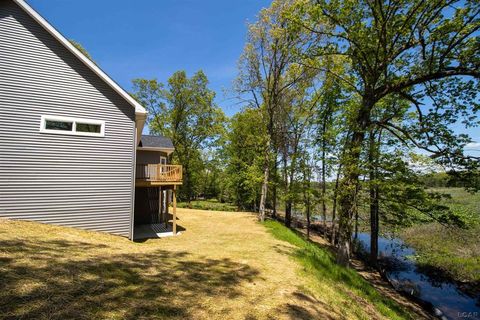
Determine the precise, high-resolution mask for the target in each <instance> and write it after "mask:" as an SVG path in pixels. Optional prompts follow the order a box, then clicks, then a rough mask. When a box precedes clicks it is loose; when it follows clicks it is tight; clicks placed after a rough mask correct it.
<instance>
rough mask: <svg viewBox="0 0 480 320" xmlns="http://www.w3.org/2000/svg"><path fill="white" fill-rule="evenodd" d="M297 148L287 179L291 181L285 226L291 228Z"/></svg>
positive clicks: (288, 189)
mask: <svg viewBox="0 0 480 320" xmlns="http://www.w3.org/2000/svg"><path fill="white" fill-rule="evenodd" d="M296 154H297V147H295V148H294V150H293V155H292V161H291V162H290V167H291V168H290V174H289V177H288V178H287V179H288V180H289V181H288V182H287V190H286V191H287V198H286V201H285V226H286V227H289V228H290V226H291V225H292V205H293V201H292V195H291V192H292V185H293V179H294V178H295V166H296V164H297V162H296V160H297V156H296Z"/></svg>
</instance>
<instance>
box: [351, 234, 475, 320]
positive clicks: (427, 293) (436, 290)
mask: <svg viewBox="0 0 480 320" xmlns="http://www.w3.org/2000/svg"><path fill="white" fill-rule="evenodd" d="M358 240H359V242H360V243H361V245H362V247H363V248H364V249H365V251H367V252H368V251H369V248H370V234H369V233H359V235H358ZM378 248H379V256H380V258H381V260H382V261H383V262H384V267H385V274H386V276H387V278H388V279H389V280H390V282H391V283H392V284H393V286H394V287H395V289H397V290H399V291H403V292H406V293H408V294H410V295H413V296H415V297H416V298H418V299H420V300H422V301H425V302H427V303H430V304H432V306H433V308H434V310H435V312H436V313H437V314H438V315H441V316H440V317H441V318H442V319H480V296H476V297H473V296H471V295H469V294H466V293H465V292H462V291H461V290H460V288H459V287H458V286H457V285H456V284H455V283H453V282H450V281H448V280H446V279H441V277H439V276H435V275H434V274H432V273H429V272H428V271H425V270H422V269H421V268H420V267H419V266H417V265H416V264H415V262H414V260H413V259H411V257H412V256H414V255H415V250H414V249H413V248H411V247H408V246H407V245H405V243H404V242H403V241H402V240H400V239H398V238H392V239H388V238H383V237H379V239H378Z"/></svg>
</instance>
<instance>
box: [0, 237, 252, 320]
mask: <svg viewBox="0 0 480 320" xmlns="http://www.w3.org/2000/svg"><path fill="white" fill-rule="evenodd" d="M0 248H2V253H3V256H4V257H2V259H1V261H0V263H1V264H0V314H2V317H1V318H3V319H18V318H25V319H27V318H28V319H31V318H35V319H72V318H74V319H92V318H122V319H134V318H135V319H136V318H140V319H142V318H144V319H152V318H165V317H169V318H175V317H177V318H188V317H191V313H190V312H191V311H193V310H194V309H195V308H198V307H199V301H201V300H202V299H204V298H211V297H216V296H218V297H228V298H235V297H238V296H239V295H241V294H242V293H241V291H240V290H239V289H238V286H239V284H241V283H242V282H250V281H253V279H255V278H256V277H257V276H258V274H259V272H258V271H257V270H256V269H253V268H251V267H250V266H248V265H246V264H241V263H237V262H234V261H231V260H230V259H208V258H205V259H199V258H198V257H192V256H191V255H190V254H189V253H187V252H184V251H180V252H168V251H164V250H155V251H150V252H145V253H135V252H132V253H128V254H127V253H124V252H122V253H118V250H119V249H110V248H108V246H105V245H95V244H90V243H78V242H70V241H66V240H55V241H41V240H38V239H35V240H30V239H22V240H18V239H17V240H5V241H0Z"/></svg>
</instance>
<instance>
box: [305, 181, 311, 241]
mask: <svg viewBox="0 0 480 320" xmlns="http://www.w3.org/2000/svg"><path fill="white" fill-rule="evenodd" d="M308 184H309V185H310V181H309V182H308ZM305 203H306V205H307V238H310V194H307V199H306V201H305Z"/></svg>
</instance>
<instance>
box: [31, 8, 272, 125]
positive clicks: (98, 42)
mask: <svg viewBox="0 0 480 320" xmlns="http://www.w3.org/2000/svg"><path fill="white" fill-rule="evenodd" d="M28 3H29V4H30V5H31V6H32V7H33V8H34V9H35V10H37V11H38V12H39V13H40V14H41V15H42V16H43V17H44V18H46V19H47V20H48V21H49V22H50V23H51V24H53V26H55V27H56V28H57V29H58V30H59V31H60V32H61V33H62V34H63V35H65V36H66V37H67V38H68V39H74V40H76V41H78V42H80V43H81V44H82V45H83V46H84V47H85V48H86V49H87V51H88V52H89V53H90V54H91V56H92V57H93V59H94V60H95V62H97V63H98V64H99V65H100V66H101V67H102V69H103V70H104V71H106V72H107V73H108V74H109V75H110V76H111V77H112V78H113V79H115V80H116V81H117V82H118V83H119V84H120V85H121V86H122V87H124V88H125V89H127V90H130V89H131V80H132V79H134V78H148V79H151V78H157V79H158V80H159V81H161V82H166V80H167V79H168V77H169V76H171V75H172V74H173V73H174V72H175V71H177V70H186V71H187V73H188V74H189V75H192V74H193V73H194V72H196V71H197V70H200V69H202V70H203V71H204V72H205V73H206V74H207V77H208V78H209V80H210V83H211V86H210V87H211V88H212V89H213V90H215V91H216V92H217V98H216V102H217V103H218V104H219V105H220V106H221V107H222V108H223V109H224V111H225V113H226V114H227V115H232V114H234V113H235V112H236V111H238V110H239V106H238V105H237V104H236V103H235V101H233V100H232V99H228V98H229V97H231V94H230V95H227V96H225V95H224V92H223V91H224V89H229V88H230V87H231V83H232V80H233V79H234V78H235V76H236V72H237V68H236V67H237V65H236V64H237V60H238V58H239V56H240V54H241V52H242V49H243V45H244V43H245V36H246V30H247V28H246V23H247V22H248V21H250V22H253V21H254V20H255V18H256V15H257V14H258V12H259V10H260V9H261V8H263V7H267V6H268V5H269V4H270V1H267V0H223V1H222V0H203V1H200V0H181V1H180V0H156V1H155V0H141V1H131V0H130V1H126V0H120V1H113V0H101V1H99V0H96V1H93V0H82V1H78V0H48V1H45V0H28Z"/></svg>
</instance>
